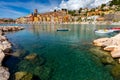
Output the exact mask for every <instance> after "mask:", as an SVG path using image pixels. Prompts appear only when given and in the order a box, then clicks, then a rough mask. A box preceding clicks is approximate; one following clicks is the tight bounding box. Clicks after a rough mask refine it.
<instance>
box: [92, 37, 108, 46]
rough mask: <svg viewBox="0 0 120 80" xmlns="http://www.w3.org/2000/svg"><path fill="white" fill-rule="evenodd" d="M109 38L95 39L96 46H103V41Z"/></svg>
mask: <svg viewBox="0 0 120 80" xmlns="http://www.w3.org/2000/svg"><path fill="white" fill-rule="evenodd" d="M107 40H109V38H100V39H96V40H94V41H93V44H94V45H95V46H103V43H104V42H106V41H107Z"/></svg>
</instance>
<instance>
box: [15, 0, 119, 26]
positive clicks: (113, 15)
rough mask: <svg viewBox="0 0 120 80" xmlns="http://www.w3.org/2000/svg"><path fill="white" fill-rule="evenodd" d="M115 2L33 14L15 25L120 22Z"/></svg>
mask: <svg viewBox="0 0 120 80" xmlns="http://www.w3.org/2000/svg"><path fill="white" fill-rule="evenodd" d="M117 3H119V1H118V2H117V0H115V1H111V2H109V4H102V5H101V6H98V7H96V8H80V9H79V10H67V9H61V10H54V11H53V12H46V13H38V10H37V9H35V10H34V12H33V13H31V14H29V15H27V16H25V17H20V18H17V19H16V23H27V24H39V23H83V24H84V23H85V24H86V23H92V24H96V23H98V24H99V23H104V24H110V23H112V22H119V21H120V5H119V4H117Z"/></svg>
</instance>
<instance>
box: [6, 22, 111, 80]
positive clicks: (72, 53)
mask: <svg viewBox="0 0 120 80" xmlns="http://www.w3.org/2000/svg"><path fill="white" fill-rule="evenodd" d="M24 27H25V28H26V29H25V30H23V31H19V32H16V33H11V34H8V35H7V37H8V38H9V40H10V41H11V42H12V43H14V44H16V45H18V46H20V47H22V48H21V49H22V50H24V51H25V52H24V54H22V53H21V55H20V54H19V55H20V57H18V58H17V59H19V62H18V61H17V62H16V64H9V62H10V61H12V60H14V59H13V58H12V57H11V58H9V59H8V61H6V63H5V64H6V65H7V66H12V67H10V71H11V72H12V73H14V72H16V71H27V72H30V73H32V74H33V75H35V76H37V77H38V78H39V79H41V80H113V79H112V76H111V75H110V73H109V72H108V71H107V70H106V69H105V68H104V66H103V65H102V63H101V62H100V60H99V58H97V57H95V56H94V55H93V54H92V52H91V51H89V50H90V48H94V46H92V44H91V42H92V40H94V39H96V38H98V37H99V36H97V35H95V33H94V30H95V29H96V28H98V26H96V25H63V24H59V25H47V24H46V25H24ZM59 27H62V28H69V29H70V31H65V32H63V31H62V32H60V31H59V32H57V31H56V30H57V28H59ZM101 27H104V26H101ZM16 49H17V48H16ZM18 49H19V47H18ZM32 53H35V54H37V55H38V57H37V58H36V59H34V60H33V61H32V62H31V61H28V60H25V59H24V57H25V56H26V55H28V54H32ZM43 59H44V60H43ZM41 61H44V62H43V63H42V65H41ZM16 66H17V67H16ZM12 69H15V70H14V71H12ZM101 76H102V77H101ZM11 80H12V78H11Z"/></svg>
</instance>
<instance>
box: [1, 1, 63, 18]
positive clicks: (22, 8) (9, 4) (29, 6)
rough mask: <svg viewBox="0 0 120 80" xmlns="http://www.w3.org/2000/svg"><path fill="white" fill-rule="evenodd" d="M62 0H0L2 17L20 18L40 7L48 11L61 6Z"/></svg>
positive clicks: (43, 10) (40, 9) (39, 9)
mask: <svg viewBox="0 0 120 80" xmlns="http://www.w3.org/2000/svg"><path fill="white" fill-rule="evenodd" d="M60 3H61V0H0V18H18V17H20V16H26V15H28V14H30V13H31V12H33V11H34V9H38V11H39V12H40V13H43V12H48V11H50V10H51V9H54V8H55V7H57V6H59V4H60Z"/></svg>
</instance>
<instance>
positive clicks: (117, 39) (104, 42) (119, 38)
mask: <svg viewBox="0 0 120 80" xmlns="http://www.w3.org/2000/svg"><path fill="white" fill-rule="evenodd" d="M93 43H94V45H95V46H100V47H103V50H105V51H108V52H110V54H111V56H112V57H113V58H120V33H119V34H117V35H116V36H114V37H111V38H100V39H97V40H94V41H93ZM119 63H120V61H119Z"/></svg>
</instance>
